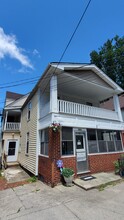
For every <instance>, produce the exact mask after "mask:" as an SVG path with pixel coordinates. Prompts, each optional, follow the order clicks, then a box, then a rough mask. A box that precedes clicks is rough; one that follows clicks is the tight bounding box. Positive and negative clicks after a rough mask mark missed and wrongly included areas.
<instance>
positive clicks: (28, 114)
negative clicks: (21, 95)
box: [27, 101, 31, 121]
mask: <svg viewBox="0 0 124 220" xmlns="http://www.w3.org/2000/svg"><path fill="white" fill-rule="evenodd" d="M30 119H31V101H30V102H29V103H28V105H27V121H30Z"/></svg>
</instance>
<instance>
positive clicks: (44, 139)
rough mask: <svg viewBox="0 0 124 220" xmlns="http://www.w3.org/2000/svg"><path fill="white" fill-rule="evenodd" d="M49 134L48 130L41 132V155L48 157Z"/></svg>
mask: <svg viewBox="0 0 124 220" xmlns="http://www.w3.org/2000/svg"><path fill="white" fill-rule="evenodd" d="M48 143H49V133H48V128H47V129H44V130H42V131H41V144H40V154H42V155H46V156H48Z"/></svg>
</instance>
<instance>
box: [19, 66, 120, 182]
mask: <svg viewBox="0 0 124 220" xmlns="http://www.w3.org/2000/svg"><path fill="white" fill-rule="evenodd" d="M122 92H123V90H122V88H120V87H119V86H118V85H117V84H116V83H115V82H113V81H112V80H111V79H110V78H109V77H108V76H107V75H106V74H104V73H103V72H102V71H101V70H100V69H99V68H97V67H96V66H95V65H90V64H78V63H60V64H59V65H58V63H50V64H49V65H48V67H47V68H46V70H45V72H44V73H43V75H42V76H41V78H40V80H39V81H38V83H37V84H36V86H35V87H34V89H33V90H32V92H31V93H30V95H29V97H28V98H27V100H26V102H25V103H24V105H23V108H22V123H21V124H22V125H21V150H20V153H19V162H20V163H21V165H22V166H24V167H25V168H26V169H28V170H29V171H30V172H32V173H34V174H35V175H39V176H40V177H41V179H42V180H44V181H45V182H47V183H51V184H53V185H54V184H56V183H57V182H59V181H60V173H59V170H58V168H57V166H56V162H57V160H58V159H61V160H62V161H63V163H64V166H66V167H67V166H68V167H72V168H73V169H74V170H75V175H78V174H83V173H87V172H91V173H93V172H100V171H110V170H112V169H114V167H113V161H114V160H116V159H117V158H118V157H119V155H120V154H121V153H122V152H123V143H122V135H121V131H122V130H123V129H124V124H123V121H122V115H121V111H120V105H119V100H118V94H120V93H122ZM110 97H112V99H113V105H114V110H113V111H112V110H108V109H103V108H101V106H100V104H101V102H103V101H104V100H106V99H108V98H110ZM56 123H57V124H60V129H59V131H58V132H53V130H52V128H51V127H50V125H51V124H52V125H53V126H54V124H56Z"/></svg>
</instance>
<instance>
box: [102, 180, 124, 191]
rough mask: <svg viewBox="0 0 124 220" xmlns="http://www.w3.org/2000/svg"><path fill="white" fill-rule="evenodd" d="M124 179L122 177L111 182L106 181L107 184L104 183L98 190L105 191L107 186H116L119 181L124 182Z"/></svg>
mask: <svg viewBox="0 0 124 220" xmlns="http://www.w3.org/2000/svg"><path fill="white" fill-rule="evenodd" d="M123 181H124V179H121V180H117V181H114V182H109V183H105V184H102V185H100V186H99V187H98V190H99V191H103V190H104V189H105V188H106V187H108V186H116V185H117V184H118V183H121V182H123Z"/></svg>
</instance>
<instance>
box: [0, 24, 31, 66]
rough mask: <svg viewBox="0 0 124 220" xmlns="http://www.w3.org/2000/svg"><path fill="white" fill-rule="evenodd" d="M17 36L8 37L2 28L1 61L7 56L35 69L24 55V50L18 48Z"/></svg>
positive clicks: (0, 30)
mask: <svg viewBox="0 0 124 220" xmlns="http://www.w3.org/2000/svg"><path fill="white" fill-rule="evenodd" d="M17 44H18V42H17V39H16V36H15V35H6V34H5V32H4V30H3V28H1V27H0V59H3V58H4V57H5V56H6V55H9V56H10V57H11V58H14V59H16V60H18V61H19V62H20V63H21V64H22V65H23V66H25V67H29V68H31V69H33V65H32V64H31V62H30V60H29V58H28V57H27V56H26V55H24V54H22V51H24V49H22V48H19V47H18V45H17Z"/></svg>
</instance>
